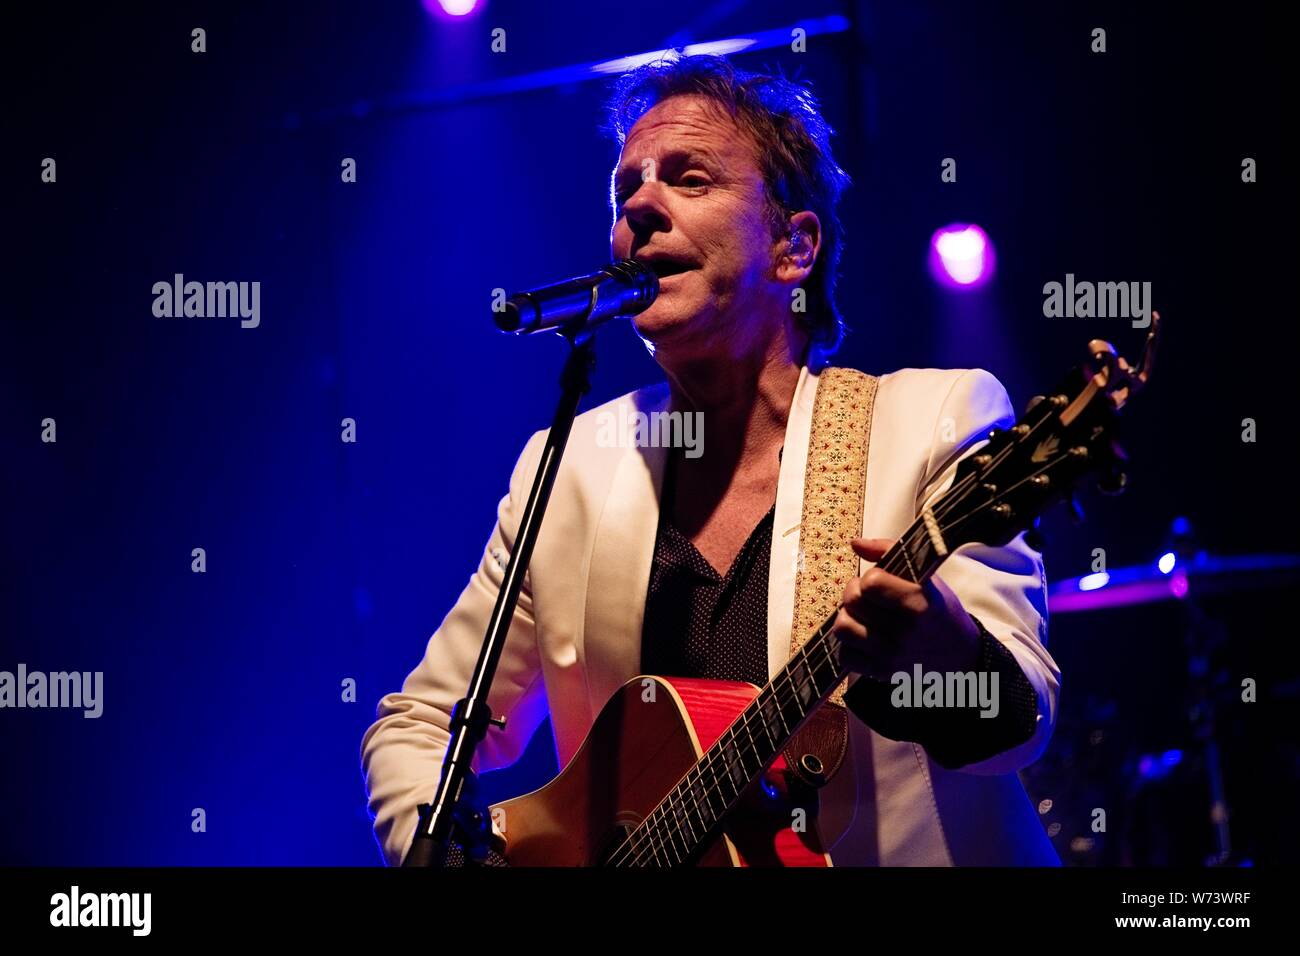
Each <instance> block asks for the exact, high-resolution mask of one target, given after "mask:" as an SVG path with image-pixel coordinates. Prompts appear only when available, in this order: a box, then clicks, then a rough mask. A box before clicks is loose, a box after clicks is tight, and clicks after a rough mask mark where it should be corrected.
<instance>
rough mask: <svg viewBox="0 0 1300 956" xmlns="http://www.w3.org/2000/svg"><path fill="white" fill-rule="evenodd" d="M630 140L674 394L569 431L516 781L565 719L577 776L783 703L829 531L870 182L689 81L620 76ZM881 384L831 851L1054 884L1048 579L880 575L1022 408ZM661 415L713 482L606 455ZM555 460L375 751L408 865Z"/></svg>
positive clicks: (988, 382)
mask: <svg viewBox="0 0 1300 956" xmlns="http://www.w3.org/2000/svg"><path fill="white" fill-rule="evenodd" d="M609 114H610V115H609V119H610V124H609V125H610V128H611V130H612V131H613V133H614V134H615V136H616V137H617V139H618V142H619V144H620V146H621V152H620V156H619V160H618V164H617V167H616V169H615V171H614V177H613V187H612V199H613V204H614V210H613V215H614V225H613V229H612V231H611V233H610V247H611V252H612V254H613V256H614V257H615V258H624V257H630V258H635V259H638V260H640V261H642V262H645V263H647V264H648V265H649V266H650V267H651V268H652V269H653V270H654V271H655V272H656V273H657V274H658V275H659V276H660V291H659V296H658V298H657V300H656V301H655V302H654V304H653V305H652V306H651V307H650V308H649V309H647V310H645V311H644V312H642V313H641V314H640V315H638V316H637V317H636V318H635V320H634V321H635V326H636V330H637V333H638V334H639V335H640V337H641V338H642V339H643V340H644V341H645V342H646V344H647V346H648V347H649V349H650V350H651V352H652V353H653V355H654V358H655V361H656V362H658V363H659V365H660V366H661V367H662V369H663V371H664V375H665V378H666V382H665V383H663V384H661V385H658V386H652V387H650V388H646V389H642V390H640V391H637V392H632V393H629V394H627V395H624V396H623V397H621V398H618V399H615V400H614V401H613V402H611V403H608V404H607V405H605V406H602V407H601V408H598V409H593V410H591V411H588V412H586V413H585V414H583V415H581V416H579V417H578V419H577V421H576V423H575V425H574V428H573V432H572V435H571V437H570V439H569V443H568V446H567V449H566V452H565V457H564V461H563V464H562V466H561V468H560V472H559V476H558V478H557V481H556V484H555V488H554V492H553V495H552V498H551V502H550V505H549V509H548V511H547V515H546V520H545V522H544V524H543V526H542V529H541V532H540V535H539V538H538V541H537V546H536V549H535V551H534V554H533V557H532V561H531V564H530V566H529V572H528V575H527V577H526V578H525V584H524V588H523V592H522V593H521V596H520V600H519V605H518V608H517V610H516V612H515V616H514V620H513V623H512V625H511V628H510V633H509V638H508V642H507V645H506V648H505V651H504V654H503V655H502V658H501V663H500V668H499V670H498V672H497V676H496V681H495V684H494V685H493V688H492V694H491V697H490V701H489V702H490V705H491V708H492V711H493V713H494V714H497V715H503V716H505V717H506V718H507V723H506V727H505V728H504V729H498V728H492V729H490V730H489V731H488V734H487V737H486V739H485V741H484V742H483V744H482V745H481V746H480V747H479V749H478V752H477V757H476V761H475V770H476V771H480V772H481V771H486V770H491V769H496V768H500V767H503V766H506V765H508V764H510V763H511V762H513V761H514V760H516V759H517V758H518V757H519V755H520V754H521V753H522V752H523V749H524V747H525V746H526V745H527V743H528V741H529V739H530V738H531V736H532V734H533V732H534V731H535V730H536V728H537V727H538V725H539V724H540V722H541V721H542V720H543V718H545V717H546V716H547V715H548V714H549V716H550V718H551V721H552V726H553V729H554V734H555V742H556V749H557V757H558V760H559V763H560V766H564V765H566V764H567V763H568V761H569V760H570V758H572V757H573V755H574V753H575V752H576V751H577V749H578V747H579V746H580V744H581V743H582V741H583V739H584V737H585V736H586V734H587V732H588V730H589V729H590V728H591V725H592V722H593V721H594V720H595V717H596V715H597V714H598V713H599V712H600V709H601V707H602V706H603V705H604V704H605V703H606V702H607V701H608V700H609V699H610V697H611V696H613V695H614V693H615V692H616V691H617V690H618V689H619V687H620V686H621V685H623V684H624V683H625V682H627V681H628V680H630V679H631V678H633V677H635V676H637V675H639V674H660V675H665V676H676V677H697V678H714V679H721V680H742V681H749V682H751V683H753V684H757V685H759V686H762V685H764V684H765V683H767V681H768V679H769V678H770V677H771V676H772V675H774V674H775V673H776V672H777V671H778V670H779V669H780V668H781V667H782V666H783V665H784V664H785V663H786V661H787V660H788V658H789V656H790V653H791V639H792V627H793V622H794V621H795V620H796V617H797V611H798V608H797V607H796V603H797V600H801V598H798V597H797V590H798V588H800V587H802V585H800V582H799V576H800V568H801V564H802V563H803V559H804V556H805V553H806V552H807V550H808V549H809V547H811V540H810V536H809V535H808V532H807V527H808V520H807V515H808V514H809V510H808V509H809V508H812V509H817V508H819V507H820V500H819V499H818V497H817V495H818V493H819V490H818V489H817V488H815V487H811V488H810V487H809V486H810V484H812V483H810V482H806V481H805V478H806V475H807V470H808V469H807V466H808V463H809V456H810V450H809V438H810V434H813V433H815V430H814V427H813V423H814V409H815V408H816V406H817V399H818V388H819V384H821V383H824V382H825V381H826V380H827V374H828V373H826V371H825V369H826V367H827V361H826V360H827V357H828V356H829V355H830V354H831V353H833V351H834V350H835V348H836V346H837V345H838V344H839V341H840V338H841V335H842V320H841V316H840V311H839V309H838V307H837V306H836V303H835V296H834V292H835V277H836V271H837V269H838V266H839V260H840V255H841V246H842V238H841V229H840V223H839V219H838V216H837V212H836V207H837V205H838V202H839V197H840V193H841V191H842V190H843V188H844V186H845V185H846V184H847V181H848V178H847V176H846V175H845V174H844V172H843V171H842V170H841V169H840V168H839V166H838V165H837V164H836V162H835V160H834V158H833V157H832V155H831V150H830V143H829V137H830V132H831V131H830V129H829V128H828V126H827V125H826V123H825V121H824V120H823V118H822V117H821V115H820V112H819V107H818V104H817V102H816V100H815V99H814V97H813V96H812V94H811V93H810V92H809V91H808V90H807V89H806V88H804V87H802V86H800V85H799V84H797V83H794V82H791V81H788V80H786V79H783V78H780V77H769V76H759V75H755V74H750V73H746V72H743V71H740V70H738V69H735V68H734V67H732V66H731V65H730V64H729V63H727V62H726V61H725V60H723V59H721V58H719V57H711V56H694V57H680V58H677V59H674V60H671V61H660V62H656V63H652V64H649V65H646V66H643V67H640V68H638V69H636V70H635V71H633V72H631V73H629V74H627V75H626V76H624V77H622V78H621V79H620V80H619V82H618V85H617V87H616V90H615V93H614V96H613V97H612V99H611V102H610V107H609ZM860 378H861V380H862V381H864V382H865V381H866V380H867V377H866V376H861V377H860ZM871 381H872V382H873V385H874V387H873V389H872V390H871V391H870V392H864V393H863V395H864V397H863V400H862V401H861V402H858V401H856V400H854V399H850V401H849V404H850V405H851V406H852V407H853V408H854V409H857V410H859V411H863V410H865V409H867V408H869V409H870V412H869V415H870V417H869V422H870V425H869V430H868V433H867V434H864V435H863V436H862V437H863V439H864V444H865V446H866V464H865V482H864V487H865V492H864V493H863V498H862V499H861V500H862V509H861V514H860V515H858V514H856V512H855V513H854V514H853V515H851V516H850V517H851V518H852V529H851V531H850V532H849V533H846V534H845V535H844V538H845V539H846V540H845V541H843V542H840V546H842V547H844V548H845V554H847V555H848V558H849V561H850V566H851V564H856V565H857V567H856V568H853V569H852V570H851V571H850V573H848V574H846V575H845V580H846V581H847V584H846V586H845V587H844V588H843V593H842V596H841V600H842V607H841V608H840V610H839V612H838V616H837V618H836V625H835V633H836V636H837V638H838V639H839V641H840V648H841V659H842V661H843V663H844V664H845V665H847V667H848V668H849V669H850V671H851V676H850V679H849V680H850V686H849V690H848V692H847V693H845V694H844V695H843V699H842V706H841V704H840V703H839V702H838V701H828V702H827V703H826V704H825V705H823V709H825V710H827V712H828V713H832V714H835V715H839V718H838V719H840V720H841V721H842V723H841V724H840V725H839V726H840V731H839V732H840V733H841V734H842V735H843V736H842V738H841V739H842V740H843V741H844V746H843V748H842V752H843V760H842V763H841V764H840V765H839V766H838V767H837V768H835V769H836V772H834V773H833V775H831V776H830V778H829V780H824V781H818V785H819V786H820V790H819V792H818V803H819V812H818V814H817V818H816V827H817V834H818V836H819V838H820V841H821V846H822V847H824V848H825V850H826V851H827V852H828V853H829V856H830V858H831V861H832V862H833V863H834V864H835V865H838V866H843V865H927V866H950V865H1055V864H1057V863H1058V862H1059V861H1058V860H1057V857H1056V854H1055V852H1054V851H1053V849H1052V847H1051V845H1050V843H1049V842H1048V840H1047V837H1046V835H1045V834H1044V832H1043V830H1042V827H1041V826H1040V824H1039V822H1038V819H1037V816H1036V814H1035V813H1034V810H1033V807H1032V806H1031V805H1030V803H1029V800H1028V798H1027V796H1026V794H1025V791H1024V789H1023V787H1022V786H1021V784H1020V782H1019V780H1018V779H1017V777H1016V772H1017V771H1018V770H1020V769H1021V768H1023V767H1025V766H1027V765H1028V764H1030V763H1031V762H1033V761H1034V760H1035V759H1036V758H1037V757H1038V755H1039V754H1040V753H1041V752H1042V751H1043V749H1044V747H1045V746H1046V744H1047V741H1048V738H1049V737H1050V735H1051V731H1052V726H1053V724H1054V722H1055V718H1056V708H1057V693H1058V687H1059V677H1060V675H1059V671H1058V669H1057V667H1056V664H1055V662H1054V661H1053V660H1052V658H1051V656H1050V655H1049V654H1048V653H1047V651H1046V649H1045V647H1044V640H1045V637H1046V586H1045V581H1044V578H1043V569H1042V564H1041V561H1040V558H1039V555H1038V554H1037V553H1036V552H1035V551H1034V550H1032V549H1031V548H1030V547H1029V546H1028V545H1027V544H1026V543H1025V542H1024V540H1023V538H1016V539H1014V540H1013V541H1012V542H1011V543H1010V544H1008V545H1006V546H1004V547H985V546H980V545H966V546H963V547H961V548H958V549H956V550H955V551H954V552H953V553H952V554H951V555H950V556H949V557H948V558H947V560H946V561H945V562H944V563H943V565H942V566H941V567H940V569H939V571H938V573H937V574H936V575H935V576H933V577H931V578H930V579H929V580H927V581H925V582H924V583H921V584H916V583H913V582H912V581H911V580H908V579H906V578H903V577H896V576H894V575H891V574H889V573H886V572H885V571H884V570H883V569H879V568H875V567H874V566H872V565H873V563H874V562H876V561H878V560H879V559H880V558H881V557H882V555H883V554H884V553H885V551H886V550H887V548H888V546H889V545H890V543H891V541H892V540H893V539H895V538H897V537H898V536H899V535H900V534H901V533H902V532H903V531H904V530H905V529H906V528H907V527H908V526H909V525H910V524H911V523H912V521H913V520H914V519H915V518H916V517H917V515H918V514H920V513H921V512H922V509H924V508H926V507H928V506H929V505H930V504H931V503H933V502H934V501H936V500H937V499H938V498H939V497H940V496H941V495H942V494H943V492H944V491H945V490H946V489H947V488H948V487H949V486H950V485H951V484H952V480H953V475H954V472H955V470H956V466H957V462H958V461H959V460H960V459H962V458H964V457H966V456H967V455H970V454H973V453H974V452H975V451H976V449H977V448H978V447H979V446H980V445H981V444H982V441H983V439H984V438H986V437H987V433H988V431H989V430H990V429H991V428H993V427H1004V428H1005V427H1008V426H1009V425H1011V424H1012V423H1013V421H1014V415H1013V413H1012V408H1011V405H1010V402H1009V400H1008V398H1007V395H1006V392H1005V390H1004V389H1003V388H1002V386H1001V385H1000V384H999V382H998V381H997V379H995V378H994V377H993V376H992V375H990V374H989V373H988V372H985V371H983V370H980V369H970V370H963V369H952V370H941V369H903V370H900V371H896V372H891V373H889V374H886V375H882V376H880V377H879V378H878V379H875V380H871ZM837 387H840V386H837ZM664 410H671V411H679V412H682V413H691V414H694V413H702V421H703V423H704V430H705V441H704V445H703V449H704V452H703V454H692V455H686V454H683V450H682V449H680V448H677V449H667V448H662V447H626V445H623V446H621V447H610V445H611V443H610V442H609V441H608V440H605V441H601V440H599V431H600V429H599V423H600V422H601V421H607V420H608V418H609V416H610V414H611V413H614V414H616V415H623V416H626V415H627V414H628V413H629V412H635V411H640V412H645V413H650V412H653V411H664ZM619 420H623V419H622V418H620V419H619ZM868 437H869V442H867V441H865V439H867V438H868ZM544 439H545V434H544V433H543V432H538V433H537V434H535V435H533V437H532V438H531V439H530V440H529V442H528V443H527V444H526V446H525V447H524V449H523V453H522V454H521V455H520V457H519V461H518V464H517V465H516V467H515V470H514V473H513V475H512V477H511V479H510V484H509V491H508V493H507V494H506V495H505V497H504V498H503V499H502V501H501V503H500V506H499V509H498V512H497V524H496V527H495V528H494V529H493V531H492V535H491V538H490V539H489V541H488V543H487V547H486V548H485V550H484V553H483V556H482V560H481V561H480V562H479V565H478V568H477V570H476V571H475V572H474V574H473V576H472V577H471V579H470V581H469V584H468V585H467V586H466V588H465V590H464V592H463V593H462V594H461V596H460V598H459V599H458V600H457V602H456V604H455V606H454V607H453V608H452V609H451V611H450V613H449V614H448V615H447V617H446V618H445V620H444V621H443V622H442V625H441V626H440V627H439V628H438V630H437V631H436V632H435V633H434V635H433V637H432V639H431V640H430V641H429V644H428V648H427V651H426V653H425V655H424V659H423V660H422V661H421V662H420V664H419V665H418V666H417V667H416V668H415V670H413V671H412V672H411V674H410V675H409V676H408V677H407V679H406V682H405V684H404V685H403V687H402V691H401V692H400V693H394V694H389V695H388V696H386V697H384V698H383V699H382V700H381V701H380V703H379V708H378V720H377V721H376V722H375V723H374V724H373V725H372V726H371V727H370V729H369V730H368V731H367V732H366V735H365V737H364V740H363V742H362V764H363V767H364V770H365V774H366V783H367V788H368V792H369V798H370V810H371V813H372V814H373V816H374V821H375V831H376V834H377V836H378V839H379V841H380V844H381V846H382V848H383V852H384V855H385V858H386V859H387V861H388V862H389V863H390V864H397V863H399V862H400V861H401V860H402V858H403V857H404V855H405V853H406V850H407V848H408V847H409V845H410V843H411V839H412V835H413V833H414V830H415V825H416V816H417V811H416V808H417V806H418V805H419V804H421V803H426V802H428V801H429V800H430V799H431V797H432V794H433V791H434V789H435V787H436V784H437V780H438V776H439V769H440V767H441V763H442V757H443V752H444V749H445V746H446V742H447V740H448V732H447V727H448V726H449V718H450V712H451V709H452V706H453V705H454V703H455V701H456V700H458V699H459V698H460V697H461V696H463V695H464V693H465V688H466V686H467V684H468V682H469V676H470V673H471V671H472V669H473V666H474V663H475V660H476V658H477V655H478V651H479V647H480V644H481V642H482V639H483V634H484V632H485V630H486V626H487V621H488V617H489V615H490V613H491V610H492V607H493V604H494V602H495V600H496V597H497V593H498V588H499V585H500V582H501V580H502V576H503V573H504V569H505V567H506V562H507V561H508V559H509V555H510V551H511V548H512V546H513V542H514V536H515V534H516V532H517V529H518V525H519V521H520V517H521V514H522V511H523V507H524V503H525V500H526V498H527V495H528V491H529V488H530V487H531V484H532V480H533V476H534V474H535V472H536V469H537V464H538V458H539V454H540V451H541V448H542V445H543V442H544ZM806 499H807V500H806ZM806 538H807V539H808V540H805V539H806ZM829 544H830V546H835V544H836V543H835V542H830V543H829ZM849 547H851V549H852V550H851V551H849V550H848V548H849ZM854 555H856V558H857V559H858V560H857V561H853V560H852V559H853V557H854ZM803 593H804V592H803V591H802V590H798V594H800V595H801V594H803ZM817 623H820V622H817ZM918 665H919V667H920V670H921V671H922V672H927V673H928V672H938V673H941V674H948V673H952V672H973V673H977V674H981V675H983V676H984V677H986V678H991V679H990V680H988V681H987V686H989V687H991V688H993V689H994V690H995V691H996V693H995V694H994V699H993V702H992V703H993V706H986V707H984V708H983V710H982V711H976V710H974V709H972V708H970V707H966V708H959V707H937V708H916V707H910V706H906V701H901V703H900V697H899V695H896V694H894V693H893V691H894V690H895V686H894V684H893V683H892V678H893V676H894V675H896V674H899V673H904V674H913V673H915V672H916V671H915V668H916V667H917V666H918ZM834 723H835V721H834V720H832V721H831V724H832V725H834Z"/></svg>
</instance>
